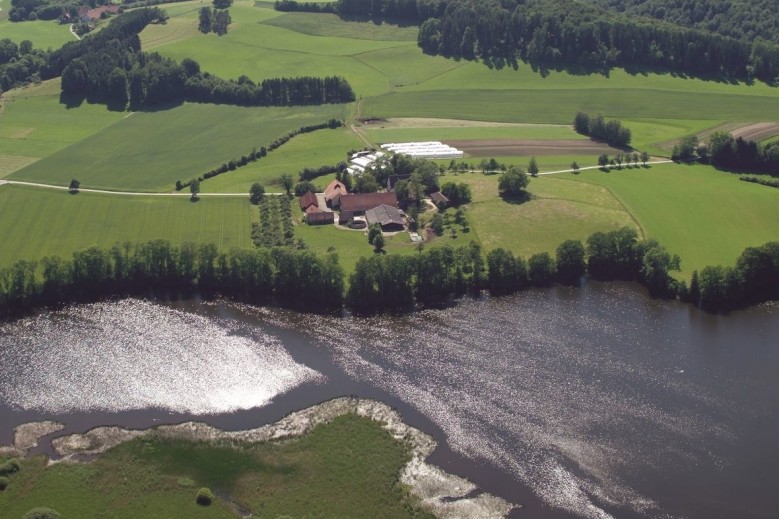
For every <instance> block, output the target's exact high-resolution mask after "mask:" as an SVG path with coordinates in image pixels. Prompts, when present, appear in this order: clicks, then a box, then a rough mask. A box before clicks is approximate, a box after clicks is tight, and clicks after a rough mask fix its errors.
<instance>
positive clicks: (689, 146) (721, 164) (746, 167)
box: [671, 132, 779, 175]
mask: <svg viewBox="0 0 779 519" xmlns="http://www.w3.org/2000/svg"><path fill="white" fill-rule="evenodd" d="M671 158H672V159H673V160H678V161H682V162H689V161H693V160H699V161H700V162H703V163H704V164H712V165H713V166H716V167H718V168H723V169H728V170H731V171H750V172H755V173H768V174H770V175H779V140H776V141H772V142H769V143H767V144H765V145H761V144H759V143H757V142H754V141H748V140H746V139H744V138H743V137H738V138H735V137H733V136H732V135H731V134H730V133H727V132H714V133H713V134H711V136H710V137H709V139H708V141H707V142H706V143H703V144H701V143H700V142H699V141H698V137H697V136H695V135H689V136H687V137H684V138H682V139H681V140H680V141H679V142H678V143H677V144H676V145H675V146H674V148H673V152H672V153H671Z"/></svg>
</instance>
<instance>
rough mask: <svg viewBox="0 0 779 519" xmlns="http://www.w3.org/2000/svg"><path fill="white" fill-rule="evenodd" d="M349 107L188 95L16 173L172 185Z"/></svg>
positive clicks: (34, 178)
mask: <svg viewBox="0 0 779 519" xmlns="http://www.w3.org/2000/svg"><path fill="white" fill-rule="evenodd" d="M344 111H345V107H344V106H343V105H325V106H317V107H299V108H244V107H238V106H228V105H210V104H193V103H188V104H185V105H182V106H179V107H176V108H173V109H168V110H160V111H155V112H138V113H133V114H129V113H128V114H124V115H122V119H121V121H120V122H117V123H116V124H114V125H112V126H111V127H109V128H107V129H105V130H103V131H102V132H100V133H98V134H96V135H93V136H91V137H88V138H86V139H83V140H81V141H80V142H78V143H76V144H74V145H72V146H69V147H68V148H66V149H64V150H62V151H60V152H58V153H56V154H54V155H51V156H49V157H47V158H45V159H43V160H41V161H39V162H36V163H35V164H32V165H31V166H29V167H27V168H24V169H22V170H20V171H18V172H16V173H14V174H13V175H11V176H10V178H12V179H14V180H24V181H30V182H42V183H49V184H58V185H67V184H68V183H69V182H70V179H71V178H77V179H78V180H79V181H81V186H82V187H85V188H86V187H89V188H99V189H119V190H130V191H132V190H135V191H170V190H172V189H173V186H174V184H175V182H176V180H182V181H184V180H188V179H190V178H194V177H198V176H200V175H202V174H204V173H205V172H207V171H208V170H210V169H212V168H214V167H216V166H219V165H220V164H222V163H225V162H228V161H230V160H232V159H237V158H239V157H240V156H241V155H246V154H248V153H249V152H250V151H251V150H252V148H254V147H256V148H258V149H259V148H260V147H261V146H265V145H268V144H270V142H272V141H273V140H274V139H276V137H278V136H280V135H282V134H285V133H287V132H289V131H290V130H294V129H297V128H299V127H301V126H304V125H308V124H314V123H321V122H324V121H326V120H328V119H330V118H337V119H340V118H342V117H344ZM205 188H206V187H205V184H204V185H203V189H205ZM247 191H248V190H247Z"/></svg>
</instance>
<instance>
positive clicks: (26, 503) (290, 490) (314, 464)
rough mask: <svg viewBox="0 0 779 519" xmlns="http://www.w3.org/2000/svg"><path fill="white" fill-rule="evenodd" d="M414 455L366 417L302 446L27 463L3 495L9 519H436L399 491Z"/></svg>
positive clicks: (125, 451)
mask: <svg viewBox="0 0 779 519" xmlns="http://www.w3.org/2000/svg"><path fill="white" fill-rule="evenodd" d="M407 456H408V455H407V453H406V450H405V448H404V446H403V445H402V444H401V443H400V442H397V441H395V440H394V439H393V438H392V437H391V436H390V434H389V433H387V432H386V431H384V430H383V429H381V427H380V426H379V425H378V424H376V423H375V422H372V421H370V420H369V419H366V418H360V417H357V416H356V415H346V416H342V417H339V418H336V419H335V420H334V421H333V422H331V423H329V424H326V425H321V426H319V427H316V428H314V429H313V430H312V431H311V432H310V433H308V434H307V435H305V436H303V437H302V438H300V439H294V440H288V441H285V442H266V443H262V444H256V445H251V446H229V447H228V446H216V445H211V444H207V443H195V442H186V441H175V440H162V439H154V438H140V439H137V440H133V441H131V442H128V443H124V444H121V445H119V446H117V447H115V448H113V449H111V450H109V451H108V452H107V453H105V454H103V455H101V456H100V457H98V458H97V459H95V460H94V461H92V462H90V463H56V464H51V465H47V463H46V462H47V460H46V459H45V458H44V457H41V456H39V457H36V458H30V459H25V460H22V461H21V466H22V467H21V470H20V471H19V472H17V473H15V474H13V475H12V476H11V478H10V483H9V486H8V488H7V489H6V490H5V491H4V492H0V515H2V516H3V517H14V518H16V517H22V515H24V513H25V512H26V511H28V510H30V509H31V508H34V507H39V506H47V507H52V508H54V509H56V510H57V511H58V512H60V513H61V514H62V516H63V517H99V516H101V515H109V516H110V517H117V518H133V517H156V518H160V519H168V518H170V519H173V518H179V517H188V518H190V517H191V518H199V517H203V518H205V517H209V518H220V519H221V518H234V517H241V516H242V515H246V512H249V513H251V512H254V514H255V516H262V517H303V516H308V515H310V514H312V513H314V514H316V515H317V516H319V517H354V516H358V517H385V518H387V519H394V518H401V517H410V516H411V517H420V518H421V519H427V518H428V517H431V516H429V515H428V514H427V513H425V512H423V511H421V510H418V509H417V508H416V506H415V503H414V502H413V501H411V498H409V497H408V496H407V495H406V493H405V492H404V489H403V487H402V486H401V485H398V484H397V479H398V474H399V473H400V471H401V469H402V467H403V465H404V464H405V463H406V460H407ZM200 487H208V488H210V489H211V490H213V491H214V493H215V494H216V495H217V498H216V499H215V500H214V502H213V503H212V504H211V505H210V506H208V507H204V506H199V505H197V504H196V503H195V494H196V492H197V490H198V488H200ZM150 510H153V512H150Z"/></svg>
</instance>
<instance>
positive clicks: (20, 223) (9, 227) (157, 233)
mask: <svg viewBox="0 0 779 519" xmlns="http://www.w3.org/2000/svg"><path fill="white" fill-rule="evenodd" d="M258 218H259V217H258V213H257V210H256V207H255V206H252V205H251V204H249V200H248V196H247V197H246V198H239V197H219V198H213V197H201V199H200V201H199V202H194V203H193V202H190V200H189V197H188V196H180V197H171V196H164V197H162V196H127V195H104V194H94V193H84V192H82V193H79V194H77V195H70V194H69V193H68V192H67V191H59V190H56V191H55V190H50V189H43V188H33V187H26V186H14V185H3V186H0V236H3V239H4V242H5V243H6V244H13V246H4V247H2V248H0V265H2V266H8V265H10V264H11V263H13V262H15V261H17V260H20V259H25V260H40V259H41V258H43V257H45V256H53V255H57V256H62V257H69V256H70V255H71V254H72V253H73V252H75V251H77V250H81V249H85V248H87V247H90V246H93V245H98V246H102V247H110V246H111V245H113V244H114V243H117V242H125V241H129V242H132V243H137V242H144V241H148V240H153V239H166V240H170V241H171V242H172V243H174V244H178V243H182V242H185V241H191V242H195V243H214V244H216V245H217V247H219V249H220V250H228V249H230V248H232V247H251V245H252V242H251V224H252V222H253V221H257V219H258Z"/></svg>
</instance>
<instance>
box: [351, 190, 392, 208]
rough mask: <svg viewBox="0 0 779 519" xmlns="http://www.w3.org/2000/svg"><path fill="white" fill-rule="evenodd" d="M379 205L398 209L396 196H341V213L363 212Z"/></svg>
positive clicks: (389, 194) (370, 194) (378, 194)
mask: <svg viewBox="0 0 779 519" xmlns="http://www.w3.org/2000/svg"><path fill="white" fill-rule="evenodd" d="M380 205H389V206H392V207H398V195H396V194H395V193H394V192H390V193H360V194H358V195H342V196H341V211H358V212H365V211H367V210H368V209H373V208H374V207H378V206H380Z"/></svg>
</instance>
